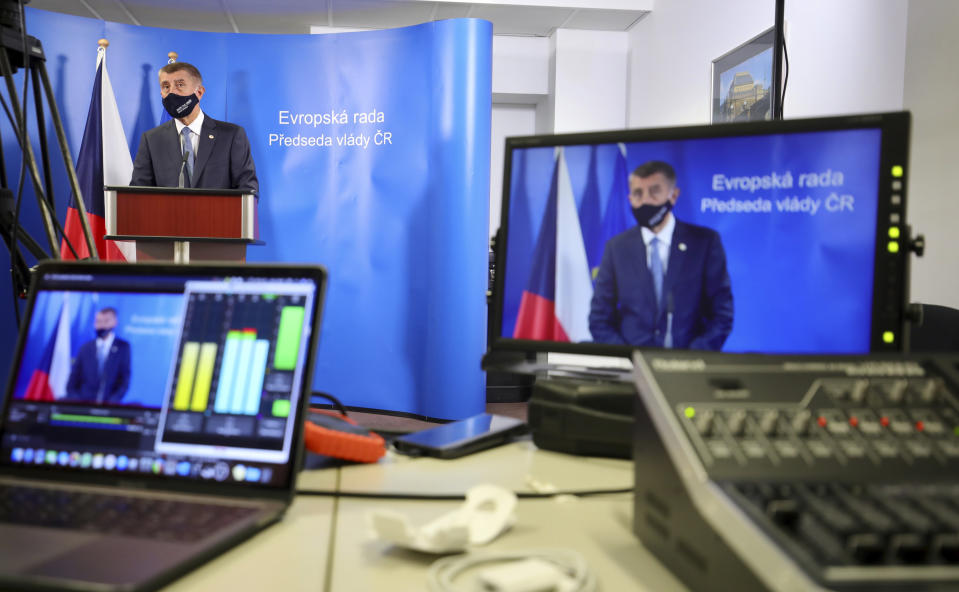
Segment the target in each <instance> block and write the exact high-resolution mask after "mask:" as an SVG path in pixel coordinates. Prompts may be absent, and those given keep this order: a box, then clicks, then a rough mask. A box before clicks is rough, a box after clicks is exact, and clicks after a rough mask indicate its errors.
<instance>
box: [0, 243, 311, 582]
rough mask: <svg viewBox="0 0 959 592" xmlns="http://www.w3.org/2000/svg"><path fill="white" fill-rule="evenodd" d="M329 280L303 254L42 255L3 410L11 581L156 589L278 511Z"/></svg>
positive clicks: (291, 487) (2, 522)
mask: <svg viewBox="0 0 959 592" xmlns="http://www.w3.org/2000/svg"><path fill="white" fill-rule="evenodd" d="M325 284H326V272H325V270H324V269H322V268H320V267H307V266H273V265H270V266H267V265H255V264H254V265H242V266H229V265H221V264H218V265H215V266H213V265H209V266H207V265H189V266H185V265H168V264H160V265H154V264H135V265H127V264H108V263H67V262H48V263H43V264H41V265H40V266H39V267H38V268H37V269H36V272H35V273H34V276H33V281H32V285H31V288H30V294H29V301H28V304H27V309H26V313H25V317H24V318H23V319H22V320H21V330H20V335H19V339H18V343H17V348H16V353H15V355H14V360H13V364H12V367H11V371H10V375H9V380H8V381H7V387H6V392H5V396H4V400H3V408H2V415H0V589H9V588H13V587H22V588H59V589H63V588H69V589H76V590H87V589H89V590H93V589H96V590H112V589H123V590H139V589H152V588H156V587H159V586H160V585H162V584H164V583H166V582H169V581H170V580H172V579H173V578H175V577H177V576H178V575H180V574H182V573H184V572H186V571H187V570H189V569H191V568H193V567H196V566H197V565H200V564H201V563H202V562H204V561H205V560H207V559H209V558H210V557H212V556H214V555H216V554H218V553H221V552H223V551H224V550H226V549H228V548H229V547H231V546H233V545H235V544H237V543H239V542H240V541H242V540H243V539H245V538H247V537H249V536H251V535H252V534H254V533H255V532H257V531H258V530H260V529H262V528H264V527H266V526H267V525H269V524H271V523H273V522H275V521H277V520H278V519H279V518H280V517H281V516H282V514H283V512H284V511H285V509H286V508H287V507H288V506H289V504H290V503H291V501H292V498H293V495H294V491H295V479H296V475H297V472H298V469H299V468H300V466H301V463H302V456H303V444H302V441H303V439H302V434H301V430H302V426H303V418H304V412H305V409H306V407H307V405H308V403H309V401H308V399H309V393H310V386H311V385H312V371H313V361H314V357H315V354H316V347H317V336H318V333H319V331H318V329H319V326H320V313H321V311H322V305H323V296H324V293H325ZM4 314H6V311H4ZM8 322H9V323H10V324H9V325H8V324H7V322H5V323H4V325H6V326H12V319H8Z"/></svg>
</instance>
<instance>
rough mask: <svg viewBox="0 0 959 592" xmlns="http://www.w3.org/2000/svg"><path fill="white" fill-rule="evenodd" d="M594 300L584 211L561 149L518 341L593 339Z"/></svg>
mask: <svg viewBox="0 0 959 592" xmlns="http://www.w3.org/2000/svg"><path fill="white" fill-rule="evenodd" d="M592 297H593V284H592V281H591V278H590V272H589V263H588V262H587V259H586V248H585V245H584V243H583V233H582V230H581V229H580V221H579V213H578V211H577V208H576V200H575V198H574V196H573V187H572V184H571V182H570V179H569V170H568V168H567V166H566V157H565V154H564V152H563V149H562V148H557V150H556V165H555V166H554V167H553V179H552V182H551V183H550V192H549V199H548V201H547V203H546V212H545V214H544V216H543V225H542V227H541V229H540V232H539V237H538V238H537V240H536V247H535V249H534V250H533V268H532V270H531V272H530V276H529V281H528V283H527V286H526V289H525V290H524V291H523V296H522V299H521V300H520V305H519V314H518V315H517V317H516V327H515V328H514V330H513V337H514V338H517V339H542V340H549V341H589V340H590V339H591V336H590V332H589V303H590V300H591V299H592Z"/></svg>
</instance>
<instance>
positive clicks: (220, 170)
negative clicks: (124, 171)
mask: <svg viewBox="0 0 959 592" xmlns="http://www.w3.org/2000/svg"><path fill="white" fill-rule="evenodd" d="M182 164H183V156H182V151H181V149H180V137H179V135H178V134H177V132H176V123H175V122H174V120H172V119H171V120H170V121H168V122H166V123H164V124H161V125H158V126H157V127H155V128H153V129H151V130H148V131H146V132H144V133H143V136H142V137H141V138H140V147H139V148H137V157H136V160H134V161H133V178H132V179H130V185H141V186H146V187H177V186H178V185H179V184H180V183H179V182H180V167H181V166H182ZM191 181H192V183H191V187H205V188H208V189H243V190H245V191H250V192H251V193H254V194H256V193H258V192H259V190H260V185H259V182H258V181H257V179H256V169H255V168H254V166H253V156H252V155H251V154H250V141H249V140H248V139H247V137H246V132H245V131H243V128H242V127H240V126H238V125H235V124H232V123H227V122H225V121H217V120H216V119H213V118H212V117H210V116H209V115H206V114H204V117H203V127H202V131H201V132H200V141H199V143H198V145H197V150H196V161H195V162H194V164H193V178H192V179H191Z"/></svg>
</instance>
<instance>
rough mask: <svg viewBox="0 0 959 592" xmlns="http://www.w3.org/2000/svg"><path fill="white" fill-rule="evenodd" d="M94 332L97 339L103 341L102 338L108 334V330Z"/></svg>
mask: <svg viewBox="0 0 959 592" xmlns="http://www.w3.org/2000/svg"><path fill="white" fill-rule="evenodd" d="M96 332H97V337H98V338H100V339H103V338H104V337H106V336H107V335H109V334H110V330H109V329H96Z"/></svg>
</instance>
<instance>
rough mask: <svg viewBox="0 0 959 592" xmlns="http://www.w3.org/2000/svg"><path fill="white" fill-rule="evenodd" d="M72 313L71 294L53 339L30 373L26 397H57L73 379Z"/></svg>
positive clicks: (63, 392)
mask: <svg viewBox="0 0 959 592" xmlns="http://www.w3.org/2000/svg"><path fill="white" fill-rule="evenodd" d="M69 317H70V314H69V311H68V302H67V296H66V295H64V301H63V305H62V306H61V307H60V315H59V318H58V320H57V327H56V329H55V330H54V333H53V336H52V339H49V340H48V341H47V343H46V346H45V347H44V349H43V356H41V357H40V363H39V364H38V365H37V368H36V369H35V370H34V371H33V374H32V375H30V382H29V383H28V384H27V390H26V392H25V393H24V396H23V398H24V399H26V400H28V401H53V400H54V399H59V398H61V397H63V396H64V395H65V394H66V391H67V381H68V380H69V379H70V320H69Z"/></svg>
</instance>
